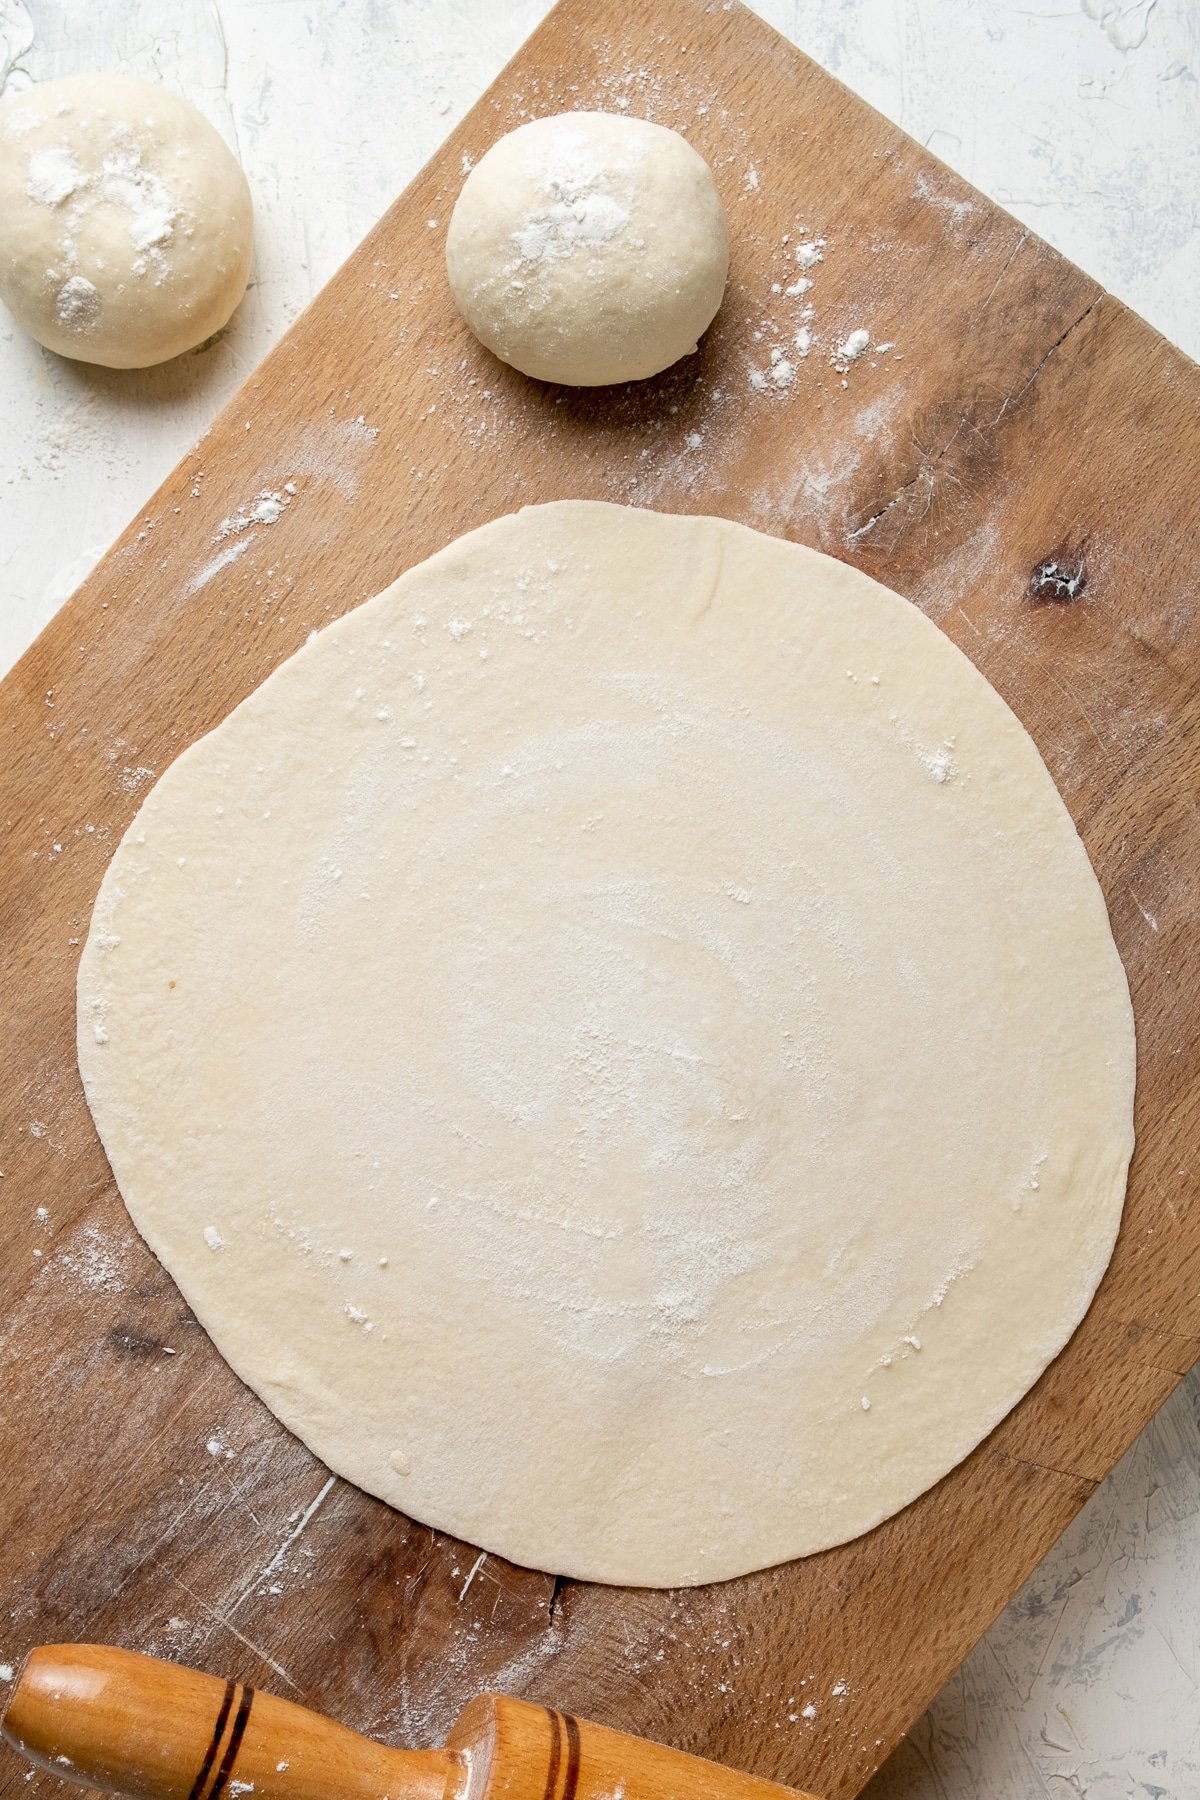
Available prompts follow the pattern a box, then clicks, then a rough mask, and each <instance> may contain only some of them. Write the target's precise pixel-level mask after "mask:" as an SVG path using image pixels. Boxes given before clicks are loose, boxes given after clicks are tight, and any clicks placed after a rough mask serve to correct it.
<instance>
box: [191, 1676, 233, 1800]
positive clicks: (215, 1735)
mask: <svg viewBox="0 0 1200 1800" xmlns="http://www.w3.org/2000/svg"><path fill="white" fill-rule="evenodd" d="M236 1692H237V1683H236V1681H227V1682H226V1683H225V1696H224V1698H223V1700H222V1701H221V1710H220V1712H218V1714H217V1722H216V1724H215V1725H214V1726H213V1732H212V1737H211V1738H210V1739H209V1742H208V1749H207V1750H206V1751H205V1752H204V1761H203V1762H202V1763H201V1764H200V1773H199V1774H198V1775H197V1777H196V1779H195V1781H194V1782H193V1783H192V1791H191V1793H190V1794H189V1795H188V1800H200V1796H201V1794H203V1792H204V1785H205V1783H206V1782H207V1780H208V1771H209V1770H210V1769H211V1768H212V1766H213V1758H214V1757H215V1756H216V1754H217V1751H218V1749H219V1748H220V1744H221V1738H222V1735H223V1734H224V1731H225V1721H226V1719H227V1718H228V1717H229V1709H230V1707H231V1706H232V1705H233V1696H234V1695H235V1694H236Z"/></svg>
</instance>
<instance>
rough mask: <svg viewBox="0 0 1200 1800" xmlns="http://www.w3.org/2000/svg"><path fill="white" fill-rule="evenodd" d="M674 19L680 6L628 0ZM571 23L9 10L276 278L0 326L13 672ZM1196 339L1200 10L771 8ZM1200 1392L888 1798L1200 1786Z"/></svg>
mask: <svg viewBox="0 0 1200 1800" xmlns="http://www.w3.org/2000/svg"><path fill="white" fill-rule="evenodd" d="M635 3H636V4H643V5H652V4H653V3H654V0H630V4H635ZM546 10H547V5H546V0H507V4H501V5H497V4H496V0H105V4H103V5H101V4H99V3H98V0H0V90H4V91H11V90H13V89H15V88H18V87H21V86H24V85H26V84H28V82H29V81H30V80H40V79H43V78H45V77H48V76H52V75H60V74H68V73H72V72H75V71H78V70H84V69H93V68H119V69H124V70H128V71H131V72H133V73H135V74H140V75H143V76H146V77H148V78H150V79H152V80H158V81H162V82H164V83H166V84H167V85H168V86H170V87H174V88H176V89H178V90H179V91H180V92H182V93H185V94H186V95H188V97H189V98H191V99H192V100H194V101H195V102H196V103H197V104H198V105H199V106H200V107H201V108H202V109H203V110H204V111H205V112H206V113H207V114H208V115H209V117H210V118H211V119H212V120H213V122H214V123H215V124H216V125H217V126H218V128H219V129H220V130H221V131H223V132H224V133H225V134H226V136H227V137H228V138H229V140H230V141H231V142H232V143H233V144H234V145H235V147H236V148H237V150H238V152H239V154H240V156H241V158H242V161H243V163H244V164H245V166H246V169H247V173H248V175H249V177H250V183H251V187H252V189H253V193H254V200H255V206H256V209H257V211H256V216H257V231H256V240H257V266H256V273H255V278H254V284H253V287H252V291H251V292H250V294H249V296H248V298H247V300H246V302H245V304H244V305H243V307H242V309H241V312H240V314H239V315H238V318H237V321H236V323H235V325H234V327H233V328H232V329H231V330H230V331H229V332H228V333H226V334H225V336H224V337H223V338H222V339H221V340H220V341H219V342H218V344H217V345H216V346H215V348H214V349H213V350H212V351H210V352H209V353H208V354H207V355H206V356H205V357H203V358H197V359H190V360H189V359H185V360H184V361H183V362H181V363H178V364H168V365H166V366H165V367H164V368H162V369H158V370H152V371H149V372H148V373H145V374H141V375H136V376H129V375H125V374H115V373H113V372H111V371H108V370H89V369H84V368H82V367H80V366H78V365H72V364H70V363H66V362H63V361H61V360H59V359H57V358H55V357H53V356H51V355H49V354H48V353H46V352H44V351H42V350H40V349H39V348H38V347H37V346H36V345H35V344H32V343H31V342H30V341H29V340H28V339H27V338H25V337H24V336H23V335H22V334H21V333H20V332H18V331H17V330H16V329H15V328H13V327H12V326H11V325H10V324H9V323H8V321H7V315H3V318H2V319H0V420H2V421H3V424H2V426H0V670H2V669H3V668H6V667H7V666H8V665H9V664H10V663H11V662H12V661H13V660H14V659H15V658H16V657H17V656H18V655H19V654H20V653H21V651H22V650H23V649H24V647H25V646H26V644H28V643H29V642H30V640H31V639H32V638H33V637H34V636H35V635H36V633H37V631H38V630H39V629H40V628H41V626H42V625H43V624H44V623H45V621H46V620H47V619H48V618H49V617H50V615H51V613H52V612H53V610H54V608H55V607H56V606H57V605H58V604H59V603H60V602H61V601H62V600H63V599H65V598H66V596H67V595H68V594H69V593H70V592H71V590H72V589H73V588H74V587H75V585H76V584H77V582H78V581H79V580H80V579H81V578H82V576H83V575H84V574H85V573H86V571H87V569H88V568H89V567H90V566H91V564H92V563H93V562H94V561H95V560H96V558H97V556H98V555H99V554H100V553H101V552H102V551H103V550H104V548H105V547H106V546H107V545H108V543H109V542H110V541H111V540H112V539H113V537H114V536H115V535H116V534H117V532H118V531H119V530H120V529H121V528H122V527H123V526H124V524H125V523H126V521H127V519H128V518H129V517H130V516H131V514H132V513H133V512H134V511H135V510H136V508H137V507H138V506H139V505H140V504H141V503H142V501H143V500H144V499H145V497H146V496H147V495H148V494H149V492H150V491H151V489H152V488H153V487H155V486H156V485H157V483H158V482H159V481H160V480H161V478H162V477H163V476H164V475H165V474H166V473H167V471H168V470H169V469H170V468H171V467H172V466H173V464H174V463H175V462H176V461H177V460H178V459H179V457H180V456H181V455H182V453H183V452H184V450H185V449H186V448H187V447H188V445H189V444H191V442H192V441H193V440H194V439H195V438H196V437H197V436H198V435H199V433H200V432H201V431H202V430H203V429H204V427H205V426H206V424H207V423H208V422H209V420H210V419H211V418H212V416H213V415H214V414H215V413H216V411H217V410H218V408H219V407H220V406H221V405H222V404H223V403H224V401H225V400H226V399H227V398H228V396H229V394H230V393H231V392H232V391H233V389H234V388H235V387H236V386H237V385H238V384H239V383H240V382H241V381H242V380H243V378H244V377H245V376H246V374H247V373H248V372H249V371H250V369H251V368H253V366H254V365H255V364H256V363H257V362H258V361H259V359H260V358H261V357H262V356H263V355H264V354H265V353H266V351H267V350H268V349H269V348H270V347H271V345H272V344H273V343H274V341H275V340H276V338H277V337H278V336H279V334H280V332H281V331H282V330H283V328H284V326H285V325H287V324H288V323H289V322H290V321H291V320H292V319H293V318H294V317H295V315H296V314H297V313H298V312H299V311H300V310H301V308H302V307H303V306H304V305H305V304H306V302H307V301H308V300H309V299H310V298H311V296H312V295H313V294H314V293H315V292H316V291H317V289H318V288H319V287H320V286H321V285H322V284H323V283H324V282H325V281H326V280H327V278H328V277H329V276H330V275H331V274H332V273H333V271H334V269H335V268H336V267H337V265H338V264H339V263H340V262H341V260H342V259H343V257H345V256H346V254H347V253H348V252H349V251H350V250H351V249H352V248H353V246H354V245H355V244H356V243H357V242H358V240H359V239H360V238H361V237H362V236H363V234H364V233H365V231H366V230H367V228H368V227H369V226H370V225H371V224H373V223H374V221H375V219H376V218H377V217H378V215H379V214H380V213H381V212H382V211H383V209H384V207H385V206H386V205H387V204H388V202H389V201H390V200H391V199H392V198H393V197H394V195H395V194H396V193H397V192H398V191H399V190H400V189H401V188H402V187H403V186H404V185H405V183H406V182H407V181H408V180H409V178H410V177H411V176H412V175H414V174H415V173H416V171H417V169H418V168H419V167H420V166H421V164H422V163H423V162H424V161H425V160H426V158H427V157H428V156H429V155H430V153H431V152H432V151H433V150H434V149H435V148H436V146H437V144H438V143H439V141H440V140H441V139H442V137H443V136H444V135H445V133H446V132H447V131H448V130H449V128H450V127H451V125H452V124H453V123H454V122H455V121H456V120H457V119H458V118H459V117H460V116H461V115H462V114H463V113H464V112H465V111H466V110H467V108H468V107H469V106H470V104H471V103H472V101H474V100H475V98H476V97H477V96H478V94H479V93H480V92H481V91H482V89H483V88H484V87H486V86H487V84H488V82H489V81H490V80H491V79H492V77H493V76H494V75H495V73H496V72H497V70H498V69H499V67H500V65H501V63H502V62H503V61H504V60H505V59H506V58H507V57H508V56H509V55H511V53H512V52H513V51H514V50H515V49H516V47H517V45H518V44H519V43H520V41H521V40H522V38H524V37H525V36H526V35H527V34H528V32H529V31H530V30H532V28H533V27H534V25H535V24H537V22H538V20H539V19H540V18H541V17H542V15H543V13H544V12H545V11H546ZM757 10H758V11H759V12H761V13H762V14H763V16H764V17H765V18H767V19H768V20H769V21H770V22H771V23H772V24H773V25H775V26H776V27H777V28H778V29H779V30H780V31H782V32H784V33H785V34H786V35H787V36H788V37H790V38H792V39H793V40H794V41H795V42H796V43H797V44H799V45H800V46H801V47H802V48H803V49H805V50H806V51H808V52H809V54H810V55H813V56H815V57H816V58H817V59H818V60H819V61H821V62H822V63H824V64H825V66H826V67H827V68H829V69H831V70H832V71H833V72H834V73H835V74H836V75H838V76H839V77H840V78H841V79H842V80H843V81H845V82H847V83H848V84H849V85H850V86H851V87H853V88H855V89H856V90H857V91H858V92H859V93H861V94H862V95H864V96H865V97H866V98H867V99H868V100H870V101H871V102H872V103H873V104H874V105H875V106H877V107H879V108H880V109H881V110H882V111H883V112H885V113H887V114H888V115H889V116H890V117H891V118H893V119H895V120H896V121H897V122H898V123H899V124H900V125H902V126H903V127H904V128H905V130H907V131H909V132H910V133H911V134H912V135H913V136H914V137H916V138H918V139H919V140H920V141H921V142H922V143H925V144H928V145H930V147H931V148H932V149H933V150H934V151H936V153H937V154H938V155H939V156H941V157H942V158H943V159H944V160H945V161H946V162H948V163H950V164H952V165H953V166H954V167H955V168H956V169H958V170H960V171H961V172H962V174H964V175H965V176H967V177H968V178H969V179H970V180H971V181H973V182H975V183H976V184H977V185H978V186H979V187H981V188H982V189H984V191H985V192H987V193H989V194H991V195H992V196H993V197H994V198H995V199H997V200H999V201H1001V202H1002V203H1003V204H1004V205H1005V206H1007V207H1008V208H1009V209H1010V210H1011V211H1012V212H1014V213H1015V214H1017V216H1018V217H1019V218H1020V219H1021V220H1022V221H1024V222H1025V223H1027V224H1029V225H1031V226H1032V227H1033V228H1034V229H1035V230H1037V231H1038V232H1040V233H1041V234H1042V235H1043V236H1044V237H1047V238H1049V239H1050V241H1051V242H1052V243H1054V244H1056V245H1057V246H1058V247H1059V248H1060V249H1062V250H1064V251H1065V252H1066V253H1067V254H1068V255H1069V256H1071V257H1072V258H1073V259H1074V260H1075V261H1076V262H1078V263H1080V264H1081V265H1082V266H1083V267H1084V268H1085V269H1087V270H1088V272H1089V273H1091V274H1093V275H1095V276H1097V277H1098V278H1099V279H1100V280H1101V281H1102V282H1104V283H1105V285H1106V286H1108V287H1109V288H1111V289H1112V290H1113V291H1114V292H1115V293H1116V294H1118V295H1119V296H1120V297H1121V298H1122V299H1123V300H1126V301H1128V302H1129V303H1130V304H1131V305H1132V306H1134V307H1135V308H1136V309H1137V310H1138V311H1139V312H1141V313H1142V314H1143V315H1144V316H1145V317H1146V318H1147V319H1149V320H1150V321H1151V322H1152V323H1153V324H1154V325H1156V326H1157V327H1158V328H1159V329H1160V330H1161V331H1163V332H1165V333H1166V335H1167V336H1168V337H1170V338H1172V339H1173V340H1174V341H1175V342H1176V343H1177V344H1179V345H1181V346H1182V347H1183V349H1185V350H1187V351H1189V352H1190V353H1191V354H1192V355H1193V356H1197V355H1200V305H1198V303H1197V294H1198V292H1200V231H1198V229H1197V226H1198V224H1200V88H1198V85H1197V84H1198V82H1200V0H1025V3H1024V4H1018V0H757ZM1198 1412H1200V1378H1198V1377H1197V1376H1193V1377H1192V1378H1190V1379H1189V1380H1188V1381H1185V1382H1184V1383H1183V1384H1182V1386H1181V1387H1180V1388H1179V1389H1178V1390H1177V1392H1176V1394H1175V1395H1174V1397H1173V1398H1172V1400H1171V1401H1170V1402H1169V1403H1168V1405H1167V1406H1166V1407H1165V1408H1164V1409H1163V1411H1162V1412H1161V1413H1160V1414H1159V1416H1158V1418H1157V1419H1156V1420H1155V1421H1154V1423H1153V1424H1152V1425H1151V1426H1150V1427H1149V1429H1148V1430H1147V1431H1146V1432H1145V1433H1144V1434H1143V1436H1142V1437H1141V1438H1140V1439H1139V1441H1138V1442H1137V1444H1136V1445H1135V1446H1134V1448H1133V1449H1132V1450H1131V1451H1130V1452H1129V1454H1128V1455H1127V1457H1126V1458H1125V1460H1124V1461H1123V1462H1122V1463H1121V1465H1120V1467H1119V1468H1118V1469H1117V1470H1116V1471H1115V1472H1114V1474H1113V1475H1112V1476H1111V1477H1110V1478H1109V1480H1108V1481H1107V1482H1105V1483H1104V1485H1103V1486H1102V1487H1101V1488H1100V1490H1099V1491H1098V1492H1097V1494H1096V1495H1095V1496H1094V1498H1093V1499H1092V1500H1091V1502H1090V1504H1089V1505H1088V1507H1087V1508H1086V1510H1085V1511H1084V1513H1083V1514H1082V1515H1081V1517H1080V1518H1079V1519H1078V1520H1077V1521H1076V1523H1075V1525H1074V1526H1073V1527H1072V1528H1071V1530H1069V1531H1068V1532H1067V1534H1066V1536H1065V1537H1064V1538H1063V1539H1062V1541H1061V1542H1060V1543H1059V1544H1058V1545H1057V1547H1056V1548H1055V1549H1054V1550H1053V1551H1052V1553H1051V1554H1050V1555H1049V1556H1048V1557H1047V1558H1046V1560H1045V1562H1044V1563H1043V1564H1042V1566H1041V1567H1040V1568H1039V1569H1038V1570H1037V1572H1036V1573H1035V1575H1034V1576H1033V1577H1032V1579H1031V1580H1030V1581H1029V1582H1028V1583H1027V1585H1026V1587H1025V1588H1024V1589H1023V1590H1022V1592H1021V1593H1020V1594H1019V1595H1018V1596H1017V1598H1016V1599H1015V1600H1014V1601H1013V1603H1012V1605H1011V1606H1009V1608H1008V1609H1007V1611H1006V1612H1005V1613H1004V1614H1003V1615H1002V1616H1001V1618H1000V1619H998V1620H997V1621H996V1623H995V1625H994V1626H993V1627H992V1629H991V1630H990V1631H989V1632H988V1634H987V1636H986V1637H985V1638H984V1640H983V1641H982V1643H981V1644H980V1645H979V1647H978V1649H977V1650H976V1651H975V1652H974V1654H973V1655H972V1656H971V1657H970V1658H969V1659H968V1661H967V1662H966V1663H965V1664H964V1665H963V1667H962V1668H961V1669H960V1670H959V1672H958V1674H957V1675H956V1676H955V1677H954V1679H953V1680H952V1681H951V1682H950V1684H949V1686H948V1687H947V1688H946V1689H945V1691H944V1692H943V1693H942V1694H941V1695H940V1696H939V1698H938V1699H937V1701H936V1702H935V1704H934V1705H933V1707H932V1708H931V1709H930V1711H929V1713H928V1714H927V1715H926V1717H925V1718H924V1719H922V1720H921V1722H920V1724H919V1725H918V1726H917V1727H916V1728H915V1729H914V1730H913V1732H912V1734H911V1737H910V1739H909V1740H908V1742H907V1744H906V1745H905V1746H903V1747H902V1748H901V1750H900V1751H899V1752H898V1753H897V1754H896V1756H894V1757H893V1759H892V1761H891V1762H890V1763H889V1764H888V1765H887V1767H886V1768H885V1769H884V1770H883V1771H882V1772H881V1773H880V1775H879V1776H877V1777H876V1780H875V1782H874V1783H873V1785H872V1787H871V1788H870V1790H869V1793H870V1796H871V1800H974V1796H981V1797H982V1796H987V1797H988V1800H1071V1797H1073V1796H1087V1797H1088V1800H1127V1797H1129V1796H1138V1800H1142V1797H1143V1796H1149V1800H1191V1797H1193V1796H1195V1795H1196V1794H1198V1793H1200V1698H1198V1695H1197V1680H1198V1677H1200V1624H1198V1620H1200V1419H1198Z"/></svg>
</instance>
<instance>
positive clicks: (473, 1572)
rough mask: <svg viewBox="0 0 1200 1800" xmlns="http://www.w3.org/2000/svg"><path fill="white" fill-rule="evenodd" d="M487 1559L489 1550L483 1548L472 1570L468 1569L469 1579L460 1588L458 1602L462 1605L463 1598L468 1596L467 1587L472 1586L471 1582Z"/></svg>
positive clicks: (472, 1565)
mask: <svg viewBox="0 0 1200 1800" xmlns="http://www.w3.org/2000/svg"><path fill="white" fill-rule="evenodd" d="M486 1560H487V1551H486V1550H481V1551H480V1552H479V1555H478V1556H477V1557H476V1558H475V1561H474V1562H473V1563H472V1564H471V1567H470V1570H469V1571H468V1574H467V1579H466V1580H465V1581H464V1582H463V1584H462V1586H461V1587H460V1588H459V1590H458V1603H459V1605H460V1606H461V1605H462V1603H463V1600H464V1599H465V1598H466V1593H467V1589H468V1588H469V1587H470V1585H471V1583H472V1582H473V1581H474V1579H475V1577H476V1576H477V1575H478V1573H479V1571H480V1569H482V1567H483V1565H484V1562H485V1561H486Z"/></svg>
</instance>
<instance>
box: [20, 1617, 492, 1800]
mask: <svg viewBox="0 0 1200 1800" xmlns="http://www.w3.org/2000/svg"><path fill="white" fill-rule="evenodd" d="M0 1728H2V1729H3V1733H4V1736H5V1737H6V1738H7V1739H8V1741H9V1743H10V1744H12V1745H14V1746H15V1748H16V1749H18V1750H20V1751H21V1752H22V1754H23V1755H25V1756H27V1757H29V1759H30V1760H31V1761H32V1762H35V1763H37V1764H38V1766H39V1767H40V1768H42V1769H45V1770H46V1771H47V1772H48V1773H49V1774H51V1775H58V1776H61V1777H62V1778H63V1779H64V1780H67V1781H78V1782H82V1783H83V1784H84V1785H85V1786H87V1787H93V1788H101V1789H103V1790H104V1791H105V1792H106V1793H110V1794H119V1795H123V1796H124V1797H125V1800H249V1797H250V1796H251V1795H253V1797H254V1800H457V1796H458V1795H459V1792H460V1789H461V1787H462V1784H463V1779H464V1769H463V1765H462V1759H461V1758H459V1757H458V1756H456V1755H454V1754H453V1753H452V1752H450V1751H446V1750H392V1749H389V1748H388V1747H387V1745H385V1744H379V1743H376V1742H375V1740H374V1739H373V1738H367V1737H362V1736H360V1735H359V1733H358V1732H356V1731H349V1730H347V1728H346V1727H345V1726H344V1725H337V1724H335V1723H334V1722H333V1720H332V1719H327V1718H324V1717H323V1716H322V1715H321V1714H320V1713H314V1712H310V1711H309V1709H308V1708H307V1707H304V1706H295V1705H293V1703H292V1702H291V1701H290V1700H280V1699H277V1698H276V1697H275V1695H273V1694H264V1693H261V1692H259V1691H258V1690H256V1689H255V1688H252V1687H248V1686H246V1685H245V1684H244V1683H242V1682H237V1681H220V1680H218V1679H217V1678H216V1677H215V1676H212V1675H202V1674H201V1673H200V1672H199V1671H198V1670H196V1669H184V1668H180V1667H179V1666H178V1665H177V1664H175V1663H166V1662H162V1661H160V1660H159V1659H158V1658H157V1657H153V1656H138V1655H136V1654H134V1652H132V1651H130V1650H115V1649H112V1648H110V1647H109V1646H107V1645H104V1644H44V1645H42V1647H41V1648H40V1649H38V1650H34V1651H32V1652H31V1653H30V1655H29V1657H28V1659H27V1661H26V1663H25V1666H24V1668H23V1669H22V1670H21V1673H20V1675H19V1677H18V1679H17V1682H16V1685H15V1687H14V1689H13V1693H12V1697H11V1699H10V1700H9V1703H8V1707H7V1709H6V1711H5V1713H4V1717H3V1720H2V1721H0Z"/></svg>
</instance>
